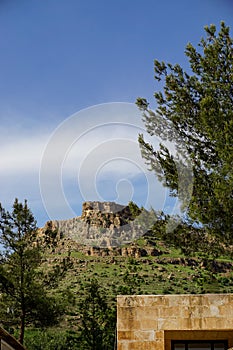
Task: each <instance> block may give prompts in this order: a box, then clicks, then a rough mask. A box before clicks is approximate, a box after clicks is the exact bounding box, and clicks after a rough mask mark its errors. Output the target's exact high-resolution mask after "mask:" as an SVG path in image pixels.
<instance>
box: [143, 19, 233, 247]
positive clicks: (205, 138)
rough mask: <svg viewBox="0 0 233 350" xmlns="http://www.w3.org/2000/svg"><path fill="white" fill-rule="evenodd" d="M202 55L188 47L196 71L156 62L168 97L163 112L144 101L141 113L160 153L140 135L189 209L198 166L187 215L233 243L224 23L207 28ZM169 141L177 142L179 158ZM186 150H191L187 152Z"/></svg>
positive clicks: (231, 91)
mask: <svg viewBox="0 0 233 350" xmlns="http://www.w3.org/2000/svg"><path fill="white" fill-rule="evenodd" d="M205 32H206V38H205V39H204V38H202V39H201V41H200V43H199V49H196V48H194V47H193V45H191V44H190V43H189V44H188V45H187V46H186V50H185V54H186V56H187V57H188V60H189V65H190V69H189V70H188V72H185V71H184V69H183V68H182V67H181V66H180V65H179V64H175V65H172V64H170V63H168V64H166V63H164V62H159V61H158V60H155V62H154V69H155V79H156V80H157V81H158V82H160V83H161V84H162V91H158V92H156V93H155V94H154V96H155V99H156V103H157V108H156V110H155V111H153V110H151V109H150V107H149V103H148V102H147V100H146V99H144V98H138V99H137V102H136V103H137V105H138V107H139V108H140V109H141V110H142V111H143V118H144V122H145V125H146V128H147V131H148V132H149V134H150V135H157V136H160V137H161V138H162V140H163V144H161V145H160V150H158V151H157V150H155V149H154V148H153V146H152V145H151V144H150V143H149V142H147V141H145V138H144V136H143V135H139V143H140V147H141V151H142V156H143V157H144V158H145V159H146V161H147V163H148V164H149V165H150V169H151V170H153V171H155V173H156V174H157V176H158V178H159V179H160V180H161V181H162V182H163V184H164V185H165V186H167V187H169V188H170V191H171V194H172V195H174V196H178V197H179V198H180V199H181V201H183V202H184V204H185V205H186V204H187V203H185V200H186V197H185V192H186V191H190V190H191V189H190V188H188V184H189V182H190V178H189V177H188V176H183V182H182V183H180V179H179V173H182V174H185V171H187V168H188V166H187V164H188V163H187V162H188V161H191V162H192V169H193V189H192V196H191V201H190V203H189V207H188V209H187V214H188V216H189V218H191V219H193V220H194V221H196V222H198V223H201V224H202V225H204V227H206V229H207V230H208V231H209V232H211V234H212V235H215V237H219V238H221V239H224V240H226V241H228V242H229V241H231V242H232V240H233V239H232V228H233V222H232V212H233V192H232V189H233V173H232V164H233V108H232V107H233V45H232V44H233V40H232V38H231V37H230V30H229V27H227V26H226V25H225V24H224V23H223V22H222V23H221V28H220V31H219V33H216V27H215V26H214V25H210V26H209V27H208V26H207V27H205ZM166 141H172V142H175V143H176V145H177V151H178V153H177V154H178V155H176V156H175V155H174V154H171V152H170V151H169V150H168V147H167V146H166V145H165V144H166ZM181 144H185V150H184V148H183V149H182V150H181V148H182V147H180V145H181Z"/></svg>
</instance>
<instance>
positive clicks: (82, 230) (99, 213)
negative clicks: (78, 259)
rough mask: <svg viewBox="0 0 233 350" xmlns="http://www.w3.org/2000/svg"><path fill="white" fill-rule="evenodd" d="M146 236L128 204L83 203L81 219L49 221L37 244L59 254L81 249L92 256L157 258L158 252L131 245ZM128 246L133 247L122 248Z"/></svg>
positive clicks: (42, 230) (39, 235)
mask: <svg viewBox="0 0 233 350" xmlns="http://www.w3.org/2000/svg"><path fill="white" fill-rule="evenodd" d="M143 233H144V231H143V225H142V224H139V222H138V221H137V220H136V219H135V216H134V215H133V214H132V213H131V210H130V207H129V206H128V205H127V206H123V205H120V204H117V203H114V202H97V201H96V202H84V203H83V206H82V215H81V216H78V217H75V218H72V219H68V220H53V221H47V222H46V224H45V226H44V227H43V228H41V229H39V230H38V233H37V241H40V243H42V244H44V245H46V246H47V247H50V246H51V247H53V249H56V251H58V250H60V251H64V250H66V251H67V250H72V251H73V250H76V251H80V250H81V251H82V252H86V253H87V254H89V255H116V254H117V255H124V256H145V255H148V254H150V255H158V253H159V252H158V250H156V249H153V248H151V249H150V248H148V250H149V251H146V250H145V249H144V250H143V249H140V248H139V247H135V246H134V245H133V246H132V244H131V243H132V242H134V241H135V240H136V239H138V238H139V237H141V236H142V235H143ZM127 244H131V245H130V246H127V247H123V246H125V245H127Z"/></svg>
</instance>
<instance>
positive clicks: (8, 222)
mask: <svg viewBox="0 0 233 350" xmlns="http://www.w3.org/2000/svg"><path fill="white" fill-rule="evenodd" d="M35 230H36V220H35V218H34V216H33V214H32V212H31V211H30V209H29V207H28V204H27V201H25V202H24V203H20V202H19V201H18V200H17V199H16V200H15V202H14V204H13V209H12V212H9V211H6V210H5V209H4V208H2V206H1V205H0V243H1V247H0V250H1V251H0V259H1V261H0V293H1V297H0V304H1V307H0V317H1V322H2V323H3V325H4V326H5V327H7V328H9V327H12V326H16V327H17V326H18V325H19V329H20V331H19V341H20V342H21V343H22V344H23V340H24V332H25V327H26V324H27V323H30V324H35V325H43V326H46V325H50V324H53V323H54V322H56V320H57V317H58V316H59V315H60V312H61V308H60V306H59V305H57V304H56V301H55V300H54V299H53V298H52V297H48V295H47V293H46V291H45V289H44V286H43V276H42V273H41V272H40V273H39V271H38V267H39V265H40V263H41V253H40V249H39V247H38V246H36V245H34V244H33V241H34V236H33V235H34V233H35Z"/></svg>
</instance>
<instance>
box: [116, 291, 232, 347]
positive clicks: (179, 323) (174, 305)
mask: <svg viewBox="0 0 233 350" xmlns="http://www.w3.org/2000/svg"><path fill="white" fill-rule="evenodd" d="M231 347H233V294H202V295H190V294H187V295H135V296H118V299H117V349H118V350H227V349H229V348H231Z"/></svg>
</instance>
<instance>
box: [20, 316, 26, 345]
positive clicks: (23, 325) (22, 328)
mask: <svg viewBox="0 0 233 350" xmlns="http://www.w3.org/2000/svg"><path fill="white" fill-rule="evenodd" d="M24 330H25V310H22V313H21V317H20V334H19V342H20V343H21V344H23V340H24Z"/></svg>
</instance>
